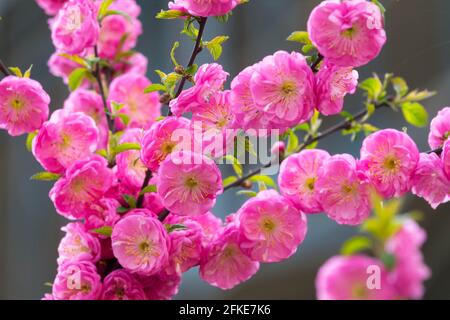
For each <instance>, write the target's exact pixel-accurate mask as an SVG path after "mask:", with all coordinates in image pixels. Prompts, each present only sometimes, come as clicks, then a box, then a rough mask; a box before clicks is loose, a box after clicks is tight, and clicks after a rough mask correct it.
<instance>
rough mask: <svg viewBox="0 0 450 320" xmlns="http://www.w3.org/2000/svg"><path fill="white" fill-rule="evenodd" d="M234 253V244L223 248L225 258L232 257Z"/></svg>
mask: <svg viewBox="0 0 450 320" xmlns="http://www.w3.org/2000/svg"><path fill="white" fill-rule="evenodd" d="M233 255H234V248H233V247H232V246H227V247H226V248H225V249H224V250H223V256H224V258H230V257H232V256H233Z"/></svg>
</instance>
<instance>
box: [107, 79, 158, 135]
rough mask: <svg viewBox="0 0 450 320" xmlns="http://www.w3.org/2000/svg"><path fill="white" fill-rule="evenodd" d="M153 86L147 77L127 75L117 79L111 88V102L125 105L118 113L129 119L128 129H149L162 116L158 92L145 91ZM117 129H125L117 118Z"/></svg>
mask: <svg viewBox="0 0 450 320" xmlns="http://www.w3.org/2000/svg"><path fill="white" fill-rule="evenodd" d="M150 84H151V82H150V80H148V79H147V78H146V77H145V76H143V75H139V74H131V73H126V74H123V75H121V76H118V77H117V78H115V79H114V80H113V81H112V83H111V86H110V91H109V100H110V101H111V102H115V103H119V104H123V108H122V109H120V110H119V111H118V112H117V113H119V114H124V115H126V116H127V117H128V118H129V123H128V125H127V127H128V128H144V129H148V128H149V127H150V125H151V124H152V123H153V122H154V121H155V120H156V118H158V117H159V116H160V115H161V110H160V107H161V104H160V103H159V94H158V93H157V92H152V93H144V89H145V88H146V87H148V86H149V85H150ZM116 127H117V128H118V129H123V128H124V127H125V124H124V123H123V121H122V119H120V118H119V117H118V118H116Z"/></svg>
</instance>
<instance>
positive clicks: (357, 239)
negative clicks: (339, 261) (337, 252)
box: [341, 236, 372, 256]
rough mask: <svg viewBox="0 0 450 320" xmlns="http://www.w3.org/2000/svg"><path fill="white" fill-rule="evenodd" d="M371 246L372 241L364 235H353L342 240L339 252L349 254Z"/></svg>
mask: <svg viewBox="0 0 450 320" xmlns="http://www.w3.org/2000/svg"><path fill="white" fill-rule="evenodd" d="M371 247H372V241H371V240H370V239H369V238H367V237H364V236H354V237H352V238H350V239H348V240H347V241H345V242H344V244H343V245H342V248H341V254H342V255H345V256H349V255H352V254H355V253H357V252H361V251H364V250H367V249H370V248H371Z"/></svg>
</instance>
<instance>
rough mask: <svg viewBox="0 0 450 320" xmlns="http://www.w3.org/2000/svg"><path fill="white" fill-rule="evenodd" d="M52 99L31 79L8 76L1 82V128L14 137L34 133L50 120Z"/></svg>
mask: <svg viewBox="0 0 450 320" xmlns="http://www.w3.org/2000/svg"><path fill="white" fill-rule="evenodd" d="M49 104H50V97H49V95H48V94H47V93H46V92H45V91H44V89H43V88H42V86H41V84H40V83H39V82H37V81H35V80H32V79H29V78H19V77H15V76H8V77H5V78H3V79H2V80H1V81H0V128H1V129H5V130H8V133H9V134H10V135H12V136H18V135H21V134H24V133H29V132H33V131H35V130H37V129H39V128H40V127H41V126H42V123H43V122H44V121H45V120H47V118H48V105H49Z"/></svg>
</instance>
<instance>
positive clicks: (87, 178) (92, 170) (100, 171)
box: [49, 155, 114, 219]
mask: <svg viewBox="0 0 450 320" xmlns="http://www.w3.org/2000/svg"><path fill="white" fill-rule="evenodd" d="M113 178H114V177H113V173H112V171H111V169H109V168H108V167H107V162H106V160H105V159H104V158H102V157H100V156H97V155H94V156H92V157H90V158H87V159H84V160H79V161H76V162H75V163H74V164H73V165H72V166H71V167H69V168H68V169H67V171H66V173H65V176H64V177H62V178H61V179H59V180H58V181H57V182H56V183H55V185H54V186H53V188H52V189H51V190H50V194H49V196H50V199H52V201H53V203H54V204H55V207H56V211H57V212H58V213H59V214H61V215H63V216H64V217H66V218H68V219H79V218H82V217H84V216H86V214H87V213H89V209H90V208H91V206H92V205H93V203H95V202H96V201H98V200H100V199H101V198H102V197H103V195H104V194H105V192H106V191H107V190H108V189H109V188H110V187H111V185H112V182H113Z"/></svg>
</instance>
